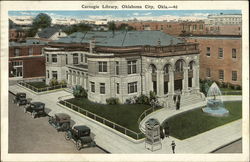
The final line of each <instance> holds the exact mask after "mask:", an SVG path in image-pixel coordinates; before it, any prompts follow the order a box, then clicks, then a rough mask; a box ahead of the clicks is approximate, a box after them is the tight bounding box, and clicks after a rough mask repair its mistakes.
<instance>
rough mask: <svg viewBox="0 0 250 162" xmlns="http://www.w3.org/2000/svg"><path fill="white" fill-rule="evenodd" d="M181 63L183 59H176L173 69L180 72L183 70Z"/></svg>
mask: <svg viewBox="0 0 250 162" xmlns="http://www.w3.org/2000/svg"><path fill="white" fill-rule="evenodd" d="M183 64H184V61H183V60H178V61H176V63H175V71H176V72H182V71H183Z"/></svg>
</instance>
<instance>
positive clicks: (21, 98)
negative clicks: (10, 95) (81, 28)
mask: <svg viewBox="0 0 250 162" xmlns="http://www.w3.org/2000/svg"><path fill="white" fill-rule="evenodd" d="M12 102H13V103H15V104H17V106H20V105H26V104H28V100H27V99H26V93H17V94H16V96H15V97H14V99H13V100H12Z"/></svg>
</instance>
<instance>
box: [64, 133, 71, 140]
mask: <svg viewBox="0 0 250 162" xmlns="http://www.w3.org/2000/svg"><path fill="white" fill-rule="evenodd" d="M65 139H66V140H67V141H68V140H70V139H71V135H70V133H69V132H65Z"/></svg>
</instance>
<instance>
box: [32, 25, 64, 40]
mask: <svg viewBox="0 0 250 162" xmlns="http://www.w3.org/2000/svg"><path fill="white" fill-rule="evenodd" d="M59 31H60V29H59V28H53V27H47V28H44V29H42V31H39V32H38V33H37V35H38V36H39V37H40V38H46V39H48V38H50V37H51V36H52V35H54V34H55V33H56V32H59Z"/></svg>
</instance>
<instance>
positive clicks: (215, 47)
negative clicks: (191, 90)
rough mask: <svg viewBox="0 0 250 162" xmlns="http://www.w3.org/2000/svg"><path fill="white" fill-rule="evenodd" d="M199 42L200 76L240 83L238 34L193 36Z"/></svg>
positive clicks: (191, 38) (188, 38)
mask: <svg viewBox="0 0 250 162" xmlns="http://www.w3.org/2000/svg"><path fill="white" fill-rule="evenodd" d="M186 40H187V41H189V42H196V43H199V49H200V50H201V53H200V78H201V79H210V80H215V81H218V82H224V83H230V84H233V85H242V39H241V37H240V36H237V37H236V36H234V37H232V36H207V37H205V36H193V37H186Z"/></svg>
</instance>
